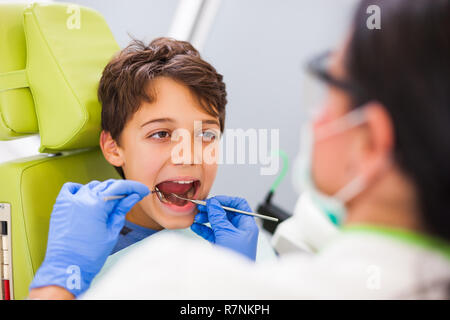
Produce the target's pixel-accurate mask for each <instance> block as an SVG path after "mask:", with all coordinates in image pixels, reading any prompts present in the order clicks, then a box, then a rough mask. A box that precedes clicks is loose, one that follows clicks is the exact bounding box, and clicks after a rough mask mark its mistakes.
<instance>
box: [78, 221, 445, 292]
mask: <svg viewBox="0 0 450 320" xmlns="http://www.w3.org/2000/svg"><path fill="white" fill-rule="evenodd" d="M404 238H408V237H404ZM423 244H424V243H414V242H410V241H407V240H405V239H400V238H397V237H393V236H390V235H387V234H383V233H379V232H376V231H373V230H372V231H371V230H370V228H369V229H366V230H364V229H361V230H357V229H354V230H353V231H352V230H348V231H343V232H341V233H338V234H337V235H336V237H335V238H334V239H333V240H332V241H330V242H329V243H328V244H327V245H326V246H325V247H324V248H322V249H321V250H320V252H319V253H317V254H314V255H311V254H304V253H303V254H302V253H297V254H290V255H287V256H285V257H283V258H281V259H279V260H276V261H273V262H266V263H256V264H255V263H252V262H250V261H248V260H246V259H245V258H244V257H241V256H240V255H238V254H236V253H234V252H231V251H229V250H227V249H222V248H219V247H212V246H210V245H209V244H208V243H207V242H206V241H205V242H201V241H200V242H199V241H194V240H191V239H186V238H184V237H180V236H177V235H174V234H161V235H158V236H152V237H150V238H148V239H146V240H143V241H141V243H140V244H139V245H138V246H136V247H135V248H133V250H130V251H129V253H128V254H127V256H126V258H124V259H121V260H120V261H119V262H118V263H117V264H116V265H115V266H114V267H112V268H111V269H110V270H109V271H108V272H107V273H106V274H105V275H104V276H103V277H102V278H101V279H100V280H99V281H98V282H97V283H96V284H95V286H93V287H91V289H89V290H88V291H87V292H86V294H85V295H84V296H83V297H82V298H84V299H316V298H320V299H323V298H324V299H329V298H331V299H335V298H337V299H378V298H382V299H390V298H401V299H404V298H405V299H408V298H448V296H447V294H448V290H449V289H448V285H449V282H450V262H449V261H450V260H449V251H448V247H444V248H441V249H443V250H441V251H439V250H434V249H430V248H428V247H427V246H426V245H423Z"/></svg>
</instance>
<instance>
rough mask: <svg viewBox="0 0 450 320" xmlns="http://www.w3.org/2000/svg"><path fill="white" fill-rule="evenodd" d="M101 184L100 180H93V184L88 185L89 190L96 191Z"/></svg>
mask: <svg viewBox="0 0 450 320" xmlns="http://www.w3.org/2000/svg"><path fill="white" fill-rule="evenodd" d="M100 183H101V182H100V181H98V180H92V181H91V182H89V183H88V184H87V186H88V188H89V189H91V190H92V189H94V188H95V187H96V186H97V185H99V184H100Z"/></svg>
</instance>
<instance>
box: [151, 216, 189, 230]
mask: <svg viewBox="0 0 450 320" xmlns="http://www.w3.org/2000/svg"><path fill="white" fill-rule="evenodd" d="M194 217H195V213H193V214H191V215H188V216H180V217H164V218H163V219H158V220H160V221H158V224H159V225H161V226H162V227H163V228H165V229H168V230H174V229H186V228H189V227H190V226H191V225H192V223H193V222H194Z"/></svg>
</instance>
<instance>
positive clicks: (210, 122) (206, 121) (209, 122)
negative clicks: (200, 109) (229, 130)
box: [202, 120, 220, 127]
mask: <svg viewBox="0 0 450 320" xmlns="http://www.w3.org/2000/svg"><path fill="white" fill-rule="evenodd" d="M202 123H207V124H215V125H217V126H219V127H220V123H219V121H217V120H202Z"/></svg>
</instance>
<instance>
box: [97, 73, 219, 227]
mask: <svg viewBox="0 0 450 320" xmlns="http://www.w3.org/2000/svg"><path fill="white" fill-rule="evenodd" d="M152 90H154V93H155V94H154V95H153V96H155V97H156V99H155V101H154V102H152V103H148V102H145V101H144V102H142V103H141V105H140V108H139V109H138V111H137V112H136V113H135V114H134V115H133V116H132V117H131V119H130V120H129V121H128V122H127V123H126V125H125V127H124V129H123V131H122V133H121V136H120V142H119V144H120V146H118V145H117V144H116V143H115V142H114V140H112V138H111V136H110V135H109V133H106V132H102V135H101V139H100V140H101V147H102V150H103V153H104V155H105V158H106V159H107V160H108V161H109V162H110V163H111V164H112V165H114V166H118V167H122V169H123V171H124V173H125V177H126V178H127V179H130V180H135V181H139V182H141V183H143V184H145V185H147V186H148V188H149V189H150V190H155V187H157V188H158V189H159V190H160V191H162V192H163V195H164V194H165V195H166V197H165V199H164V198H163V199H160V198H159V197H158V196H157V195H156V193H153V194H150V195H148V196H147V197H145V198H144V199H143V200H142V201H140V202H139V203H137V204H136V205H135V206H134V207H133V208H132V210H131V211H130V212H129V213H128V217H127V218H128V219H129V220H130V221H132V222H136V223H138V224H140V225H143V226H146V227H149V228H155V229H160V228H167V229H177V228H187V227H189V226H190V225H191V224H192V222H193V219H194V216H195V214H196V212H197V209H196V205H195V204H193V203H191V202H189V201H183V200H178V199H176V198H174V197H173V196H171V195H170V194H171V193H176V194H178V195H181V196H183V197H185V198H190V199H204V198H206V197H207V195H208V193H209V190H210V189H211V186H212V184H213V181H214V179H215V176H216V172H217V162H216V161H204V160H203V161H199V160H201V158H200V157H201V156H202V155H200V156H199V153H202V152H204V150H205V149H206V150H213V151H212V152H210V154H212V155H213V156H217V155H216V154H215V153H216V152H218V149H215V148H214V147H216V146H217V145H218V143H219V134H220V124H219V120H218V118H216V117H214V116H212V115H210V114H208V113H207V112H206V111H204V110H203V109H202V108H201V107H200V105H199V102H198V100H197V99H196V97H195V96H194V95H193V94H192V93H191V91H190V90H189V88H188V87H186V86H184V85H182V84H180V83H178V82H176V81H174V80H172V79H170V78H167V77H159V78H156V79H155V80H153V82H152ZM194 121H202V125H201V126H200V127H199V126H198V122H197V124H196V125H194ZM174 131H175V132H174ZM180 132H181V136H182V138H180V139H179V140H178V141H173V139H172V136H174V135H175V136H176V135H177V133H180ZM174 133H175V134H174ZM186 134H189V136H186ZM194 144H195V145H196V147H195V148H194ZM181 145H183V146H188V147H190V148H184V149H181V148H180V147H181ZM194 150H195V151H194ZM175 151H176V152H175ZM199 151H200V152H199ZM173 153H174V155H175V156H173V155H172V154H173ZM194 153H195V154H194ZM186 156H187V158H185V159H190V161H189V162H186V161H181V159H182V157H186ZM195 159H196V160H195ZM194 160H195V161H194Z"/></svg>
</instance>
